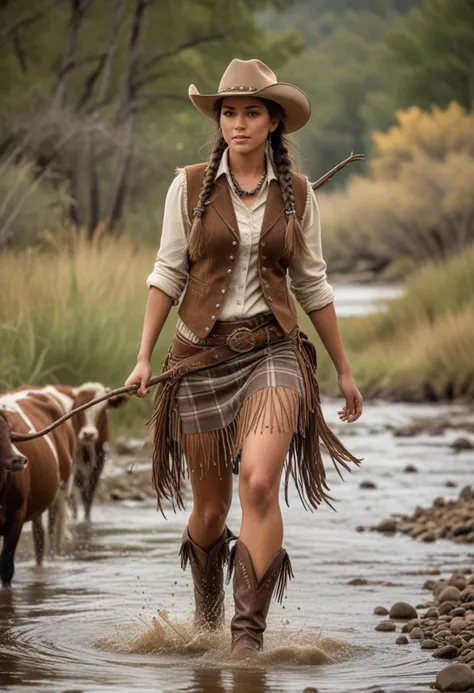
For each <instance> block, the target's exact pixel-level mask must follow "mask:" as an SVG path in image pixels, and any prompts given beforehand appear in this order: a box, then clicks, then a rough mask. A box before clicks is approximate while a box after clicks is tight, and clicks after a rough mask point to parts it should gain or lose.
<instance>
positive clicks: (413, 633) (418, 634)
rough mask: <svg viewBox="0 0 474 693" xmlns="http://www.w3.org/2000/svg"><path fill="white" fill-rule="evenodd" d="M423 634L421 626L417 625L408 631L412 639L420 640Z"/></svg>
mask: <svg viewBox="0 0 474 693" xmlns="http://www.w3.org/2000/svg"><path fill="white" fill-rule="evenodd" d="M424 635H425V634H424V633H423V631H422V630H421V628H418V627H416V628H413V630H412V631H410V638H411V639H412V640H421V639H422V638H423V637H424Z"/></svg>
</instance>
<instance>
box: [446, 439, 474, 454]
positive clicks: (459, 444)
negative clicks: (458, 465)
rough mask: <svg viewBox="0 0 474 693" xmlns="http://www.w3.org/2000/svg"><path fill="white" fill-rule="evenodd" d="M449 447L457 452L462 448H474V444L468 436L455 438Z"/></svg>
mask: <svg viewBox="0 0 474 693" xmlns="http://www.w3.org/2000/svg"><path fill="white" fill-rule="evenodd" d="M451 447H452V449H453V450H456V451H457V452H461V451H462V450H474V445H473V444H472V443H471V441H470V440H469V438H456V440H454V441H453V442H452V443H451Z"/></svg>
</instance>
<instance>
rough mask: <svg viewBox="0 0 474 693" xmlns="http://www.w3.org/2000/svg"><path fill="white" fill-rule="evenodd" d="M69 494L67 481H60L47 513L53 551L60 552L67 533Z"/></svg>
mask: <svg viewBox="0 0 474 693" xmlns="http://www.w3.org/2000/svg"><path fill="white" fill-rule="evenodd" d="M69 496H70V484H69V482H67V481H66V482H64V481H61V483H60V485H59V489H58V493H57V495H56V498H55V499H54V501H53V503H52V504H51V505H50V507H49V513H48V515H49V541H50V550H51V552H54V553H61V551H62V548H63V541H64V538H65V537H66V536H67V535H68V520H69V507H68V501H69Z"/></svg>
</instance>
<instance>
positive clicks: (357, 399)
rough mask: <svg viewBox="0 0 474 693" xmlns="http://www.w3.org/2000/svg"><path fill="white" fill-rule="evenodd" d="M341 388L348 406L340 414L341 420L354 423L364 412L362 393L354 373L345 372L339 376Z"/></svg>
mask: <svg viewBox="0 0 474 693" xmlns="http://www.w3.org/2000/svg"><path fill="white" fill-rule="evenodd" d="M338 383H339V389H340V391H341V394H342V395H343V396H344V398H345V400H346V406H345V407H343V409H341V410H340V411H339V412H338V414H339V418H340V420H341V421H347V422H348V423H354V421H357V419H358V418H359V417H360V416H361V414H362V402H363V399H362V395H361V394H360V392H359V390H358V389H357V386H356V384H355V381H354V378H353V376H352V373H343V374H342V375H340V376H339V377H338Z"/></svg>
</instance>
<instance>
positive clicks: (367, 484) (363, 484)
mask: <svg viewBox="0 0 474 693" xmlns="http://www.w3.org/2000/svg"><path fill="white" fill-rule="evenodd" d="M359 488H377V484H376V483H375V482H374V481H368V480H365V481H361V482H360V484H359Z"/></svg>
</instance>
